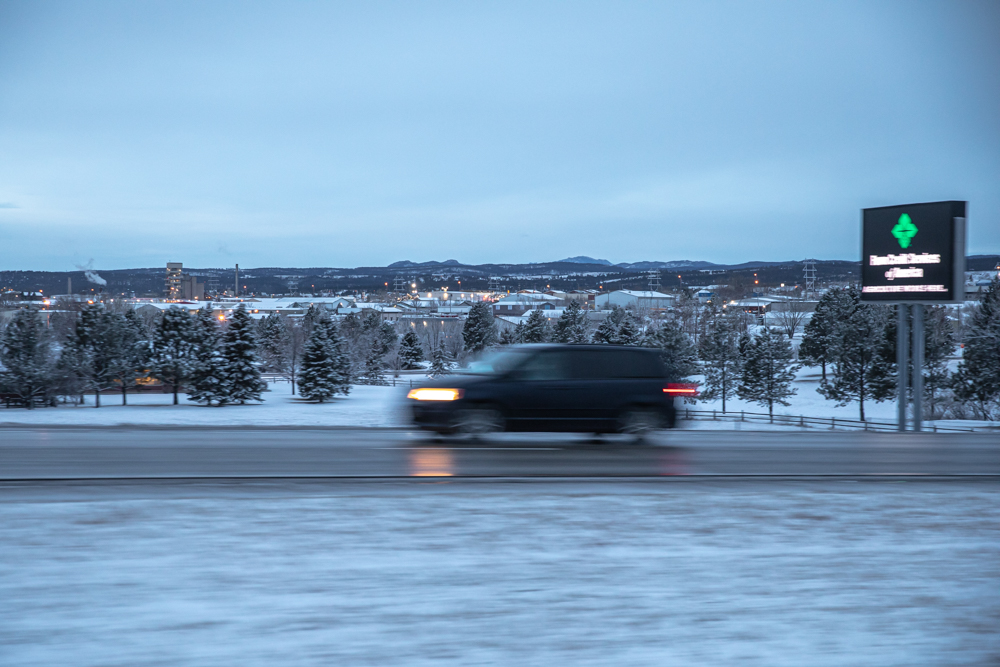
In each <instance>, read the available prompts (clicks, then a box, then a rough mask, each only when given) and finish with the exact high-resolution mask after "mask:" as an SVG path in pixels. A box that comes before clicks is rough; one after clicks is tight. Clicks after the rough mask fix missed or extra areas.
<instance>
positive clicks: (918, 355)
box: [913, 303, 924, 431]
mask: <svg viewBox="0 0 1000 667" xmlns="http://www.w3.org/2000/svg"><path fill="white" fill-rule="evenodd" d="M923 411H924V304H922V303H915V304H913V430H914V431H920V430H921V427H922V425H923V421H924V415H923Z"/></svg>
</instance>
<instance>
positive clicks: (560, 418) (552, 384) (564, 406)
mask: <svg viewBox="0 0 1000 667" xmlns="http://www.w3.org/2000/svg"><path fill="white" fill-rule="evenodd" d="M570 363H571V360H570V357H569V355H568V353H567V350H565V349H558V348H557V349H551V350H541V351H539V352H538V353H537V354H535V355H534V356H532V357H531V358H530V359H528V360H527V361H526V362H525V363H524V364H523V365H522V366H521V367H520V368H518V369H517V371H516V372H515V373H512V374H511V376H510V378H509V379H508V381H507V382H508V385H507V387H506V388H505V391H504V393H505V395H506V403H507V405H508V406H509V410H508V415H507V419H508V422H509V425H510V427H511V429H512V430H518V431H572V430H577V429H576V428H575V427H574V426H575V425H574V419H575V418H576V417H577V415H578V412H579V403H580V395H579V393H580V388H579V386H578V385H577V384H576V383H575V382H574V381H573V378H572V377H571V366H570Z"/></svg>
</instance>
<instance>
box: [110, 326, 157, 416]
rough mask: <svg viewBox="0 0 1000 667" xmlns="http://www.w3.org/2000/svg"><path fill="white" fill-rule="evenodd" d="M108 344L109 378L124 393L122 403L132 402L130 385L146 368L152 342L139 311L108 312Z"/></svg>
mask: <svg viewBox="0 0 1000 667" xmlns="http://www.w3.org/2000/svg"><path fill="white" fill-rule="evenodd" d="M104 329H105V335H104V336H105V337H104V340H105V343H104V345H105V347H107V348H108V350H109V354H108V365H107V377H108V378H109V379H110V380H111V381H112V383H113V384H117V385H118V387H119V388H120V389H121V392H122V405H128V390H129V387H134V386H135V385H136V383H137V382H138V379H139V377H141V376H142V375H143V374H144V373H145V370H146V362H147V357H148V347H149V344H148V341H147V340H146V336H147V333H146V327H145V325H144V324H143V322H142V320H141V319H140V318H139V316H138V315H137V314H136V312H135V311H134V310H133V309H131V308H129V309H128V310H126V311H125V313H124V314H121V315H119V314H116V313H106V314H105V325H104Z"/></svg>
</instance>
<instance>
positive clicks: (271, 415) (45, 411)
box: [0, 383, 406, 427]
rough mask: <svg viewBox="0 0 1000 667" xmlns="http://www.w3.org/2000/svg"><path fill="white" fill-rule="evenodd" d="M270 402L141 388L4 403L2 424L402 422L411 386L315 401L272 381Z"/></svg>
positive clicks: (358, 390) (360, 390) (372, 389)
mask: <svg viewBox="0 0 1000 667" xmlns="http://www.w3.org/2000/svg"><path fill="white" fill-rule="evenodd" d="M269 388H270V389H271V391H269V392H266V393H264V394H263V398H264V402H263V403H255V404H247V405H227V406H225V407H222V408H218V407H213V408H207V407H204V406H201V405H198V404H196V403H192V402H191V401H188V400H186V397H185V396H184V395H183V394H182V395H181V397H180V404H179V405H173V394H139V395H135V396H132V395H130V396H129V397H128V402H129V404H128V405H125V406H123V405H122V404H121V397H120V396H112V395H102V396H101V407H100V408H95V407H94V397H93V396H87V397H86V401H87V405H83V406H80V405H60V406H59V407H57V408H36V409H34V410H27V409H24V408H16V409H15V408H12V409H9V410H8V409H4V408H2V407H0V426H2V425H10V424H31V425H74V426H103V425H124V424H141V425H143V426H247V425H253V426H368V427H370V426H383V427H384V426H399V425H401V424H402V421H401V412H402V402H403V400H404V397H405V395H406V389H405V388H404V387H402V386H399V387H369V386H363V385H358V386H354V387H352V388H351V393H350V395H349V396H347V397H338V398H336V399H334V400H333V401H330V402H328V403H322V404H320V403H310V402H306V401H302V400H300V399H298V398H297V397H295V396H292V395H291V386H290V385H289V384H287V383H274V384H270V385H269Z"/></svg>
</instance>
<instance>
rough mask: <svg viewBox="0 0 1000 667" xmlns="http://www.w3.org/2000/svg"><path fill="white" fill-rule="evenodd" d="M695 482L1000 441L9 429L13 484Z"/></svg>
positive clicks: (833, 435) (943, 467)
mask: <svg viewBox="0 0 1000 667" xmlns="http://www.w3.org/2000/svg"><path fill="white" fill-rule="evenodd" d="M688 475H690V476H712V475H775V476H797V475H802V476H818V475H849V476H863V475H980V476H982V475H996V476H1000V435H998V434H996V433H974V434H895V433H858V432H846V431H840V432H837V431H833V432H831V431H826V432H818V431H812V432H811V431H804V432H752V431H742V432H734V431H673V432H669V433H666V434H664V435H662V436H657V437H655V438H653V439H652V440H651V441H650V442H648V443H645V444H636V443H634V442H632V441H630V440H627V439H624V438H619V437H613V438H607V439H605V440H604V441H601V442H590V441H588V440H586V439H584V438H580V437H576V436H560V435H533V434H529V435H523V434H505V435H499V436H491V437H489V438H486V439H484V440H482V441H479V442H472V443H467V442H459V441H453V440H444V441H441V442H436V441H433V440H431V439H429V438H428V437H427V436H425V435H423V434H420V433H416V432H410V431H403V430H388V429H387V430H379V429H337V430H321V429H314V430H310V429H250V428H227V429H190V428H178V429H168V428H145V429H135V428H104V429H96V428H95V429H53V428H36V429H0V480H8V481H9V480H44V479H53V480H58V479H129V478H132V479H134V478H282V477H287V478H305V477H346V478H351V477H361V478H380V477H386V478H392V477H396V478H399V477H434V476H454V477H496V478H510V477H514V478H517V477H524V478H529V477H546V478H576V477H581V478H582V477H587V478H615V477H659V476H688Z"/></svg>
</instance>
